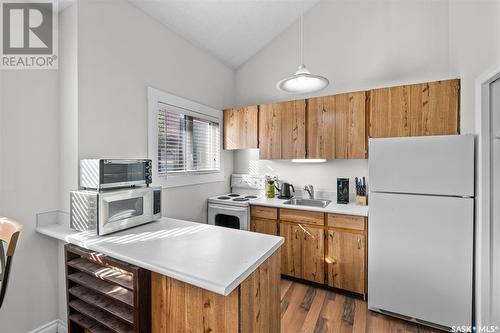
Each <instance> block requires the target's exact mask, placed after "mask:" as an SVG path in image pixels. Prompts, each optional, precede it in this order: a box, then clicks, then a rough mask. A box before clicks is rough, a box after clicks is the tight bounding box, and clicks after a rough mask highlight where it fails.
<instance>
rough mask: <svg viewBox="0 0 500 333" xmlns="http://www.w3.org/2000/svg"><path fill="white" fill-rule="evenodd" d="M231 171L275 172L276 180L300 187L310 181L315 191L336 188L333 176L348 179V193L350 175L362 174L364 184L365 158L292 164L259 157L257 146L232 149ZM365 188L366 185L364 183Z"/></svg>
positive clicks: (351, 185)
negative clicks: (232, 162)
mask: <svg viewBox="0 0 500 333" xmlns="http://www.w3.org/2000/svg"><path fill="white" fill-rule="evenodd" d="M234 173H249V174H261V175H276V176H278V177H279V179H280V180H282V181H286V182H289V183H291V184H293V186H294V187H295V188H296V190H297V192H298V190H302V188H303V186H304V185H306V184H312V185H313V186H314V189H315V191H316V193H317V194H318V196H319V193H318V192H330V193H336V191H337V178H349V194H350V197H351V200H352V197H353V196H354V194H355V182H354V177H363V176H365V177H366V181H367V183H368V160H333V161H327V162H326V163H293V162H291V161H286V160H282V161H281V160H272V161H271V160H259V150H258V149H245V150H237V151H235V152H234ZM368 187H369V185H368Z"/></svg>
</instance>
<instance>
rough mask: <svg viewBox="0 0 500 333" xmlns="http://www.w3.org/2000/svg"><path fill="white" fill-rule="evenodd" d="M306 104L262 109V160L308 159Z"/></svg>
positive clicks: (272, 104)
mask: <svg viewBox="0 0 500 333" xmlns="http://www.w3.org/2000/svg"><path fill="white" fill-rule="evenodd" d="M305 105H306V104H305V101H304V100H296V101H289V102H280V103H271V104H264V105H259V149H260V159H263V160H272V159H293V158H305V156H306V145H305V136H306V131H305V122H306V107H305Z"/></svg>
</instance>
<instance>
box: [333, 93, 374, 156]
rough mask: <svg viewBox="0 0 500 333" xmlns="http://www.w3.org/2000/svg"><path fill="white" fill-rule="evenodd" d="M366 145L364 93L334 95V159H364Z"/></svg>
mask: <svg viewBox="0 0 500 333" xmlns="http://www.w3.org/2000/svg"><path fill="white" fill-rule="evenodd" d="M366 144H367V142H366V92H364V91H360V92H354V93H345V94H339V95H335V158H336V159H364V158H366V155H367V147H366Z"/></svg>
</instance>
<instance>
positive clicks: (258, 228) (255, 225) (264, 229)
mask: <svg viewBox="0 0 500 333" xmlns="http://www.w3.org/2000/svg"><path fill="white" fill-rule="evenodd" d="M252 231H255V232H259V233H261V234H268V235H274V236H277V235H278V221H277V220H268V219H261V218H255V217H252Z"/></svg>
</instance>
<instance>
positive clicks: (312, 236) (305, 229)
mask: <svg viewBox="0 0 500 333" xmlns="http://www.w3.org/2000/svg"><path fill="white" fill-rule="evenodd" d="M299 227H300V228H301V229H302V231H304V240H306V239H307V235H309V236H311V238H312V239H316V236H314V235H313V234H312V233H311V231H310V230H309V228H307V227H306V226H303V225H302V224H299Z"/></svg>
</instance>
